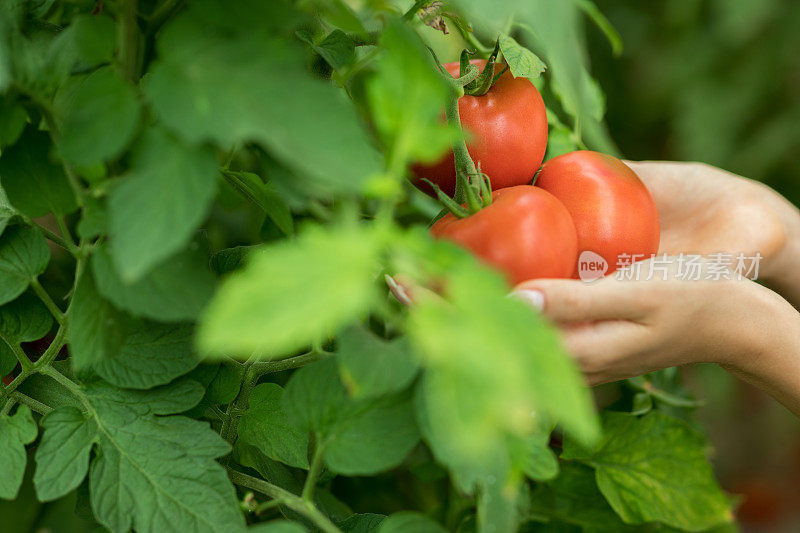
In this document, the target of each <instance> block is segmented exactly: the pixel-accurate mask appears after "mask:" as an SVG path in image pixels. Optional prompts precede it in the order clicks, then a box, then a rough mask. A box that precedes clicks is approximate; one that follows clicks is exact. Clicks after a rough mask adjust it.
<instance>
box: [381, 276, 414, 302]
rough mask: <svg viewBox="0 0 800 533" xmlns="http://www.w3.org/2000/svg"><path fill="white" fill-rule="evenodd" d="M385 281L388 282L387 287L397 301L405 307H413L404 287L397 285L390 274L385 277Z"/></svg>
mask: <svg viewBox="0 0 800 533" xmlns="http://www.w3.org/2000/svg"><path fill="white" fill-rule="evenodd" d="M383 279H384V280H386V285H388V286H389V290H390V291H392V294H394V297H395V298H397V301H399V302H400V303H401V304H403V305H411V303H412V302H411V298H409V297H408V293H407V292H406V289H405V288H404V287H403V286H402V285H400V284H399V283H397V282H396V281H395V280H394V278H393V277H392V276H390V275H389V274H386V275H384V277H383Z"/></svg>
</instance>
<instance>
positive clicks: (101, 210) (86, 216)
mask: <svg viewBox="0 0 800 533" xmlns="http://www.w3.org/2000/svg"><path fill="white" fill-rule="evenodd" d="M77 232H78V236H79V237H80V238H81V239H93V238H95V237H99V236H100V235H106V234H107V233H108V209H107V208H106V204H105V202H103V201H102V200H100V199H98V198H95V197H93V196H87V197H86V198H85V202H84V206H83V212H82V216H81V219H80V220H79V221H78V226H77Z"/></svg>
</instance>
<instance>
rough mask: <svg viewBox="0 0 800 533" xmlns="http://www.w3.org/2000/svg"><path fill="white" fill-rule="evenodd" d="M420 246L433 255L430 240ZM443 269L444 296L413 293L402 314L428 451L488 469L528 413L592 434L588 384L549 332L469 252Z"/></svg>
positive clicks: (451, 462)
mask: <svg viewBox="0 0 800 533" xmlns="http://www.w3.org/2000/svg"><path fill="white" fill-rule="evenodd" d="M442 246H443V245H441V244H437V245H436V248H439V247H442ZM420 253H425V255H426V259H428V260H430V259H431V258H435V257H436V256H435V254H436V252H435V249H434V250H428V249H425V250H423V251H422V252H420ZM448 270H449V273H450V275H449V279H448V284H447V287H448V291H447V292H448V299H447V300H443V299H433V298H429V299H422V300H421V301H419V302H415V305H414V306H413V307H412V308H411V310H410V321H409V324H408V326H409V328H408V332H409V334H410V336H411V340H412V341H413V342H414V344H415V345H416V347H417V348H418V353H419V354H420V356H421V357H422V359H423V363H424V364H425V365H426V366H427V368H428V369H427V371H426V374H425V377H424V380H423V382H422V384H421V388H420V408H421V409H422V410H423V411H424V412H426V413H427V416H428V418H429V421H430V428H431V431H432V432H433V435H432V437H434V440H433V441H432V442H431V445H432V448H433V451H434V454H435V455H436V457H437V459H438V460H439V461H440V462H442V463H443V464H445V465H448V466H449V467H450V468H451V469H454V470H456V471H460V472H461V473H462V474H463V475H464V477H465V479H467V480H470V479H473V480H475V479H479V478H480V477H482V476H485V475H489V473H492V472H494V474H493V475H497V472H498V470H493V468H494V467H490V465H489V463H490V461H488V460H487V457H495V455H496V454H498V453H500V452H499V451H498V450H502V449H504V448H506V435H516V436H519V437H524V436H526V435H529V434H530V433H531V432H532V431H533V430H534V429H535V428H536V418H537V417H535V416H532V413H536V414H537V415H541V416H544V417H546V418H547V419H548V420H555V421H558V423H559V424H561V426H562V427H563V428H564V429H565V431H567V432H568V433H569V434H572V435H574V436H576V437H577V438H578V439H579V440H582V441H584V442H592V441H594V440H596V439H597V436H598V433H599V431H598V430H599V428H598V425H597V420H596V417H595V415H594V412H593V408H592V403H591V398H590V396H589V391H588V390H587V388H586V386H585V384H584V382H583V379H582V377H581V375H580V374H579V372H578V370H577V368H576V367H575V364H574V362H573V361H572V359H571V358H570V357H569V356H568V355H567V354H566V353H565V352H564V349H563V347H562V345H561V342H560V340H559V337H558V335H557V332H556V331H555V330H554V329H553V328H552V327H551V326H549V325H548V324H547V323H546V322H545V321H544V320H543V319H542V317H541V316H540V315H539V314H537V313H536V312H534V311H533V310H531V309H530V308H529V307H527V306H525V305H524V304H523V303H522V302H519V301H517V300H515V299H512V298H508V297H507V296H506V295H507V291H508V289H507V287H506V286H505V284H504V283H503V282H502V280H501V279H500V278H499V276H498V275H496V274H494V273H490V272H489V271H488V270H486V269H485V268H483V267H477V266H476V265H475V264H474V263H472V262H471V261H469V262H468V261H462V262H460V263H456V264H454V265H451V266H450V267H449V268H448ZM499 357H502V358H501V359H498V358H499ZM503 454H505V455H506V456H507V453H506V452H503ZM497 461H498V462H497V465H501V464H502V463H503V462H506V463H507V462H509V459H508V458H507V457H506V459H502V460H500V459H498V460H497ZM497 468H500V467H499V466H498V467H497ZM487 469H488V470H487ZM470 484H471V483H467V486H469V485H470Z"/></svg>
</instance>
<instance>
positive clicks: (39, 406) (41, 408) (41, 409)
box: [11, 391, 53, 415]
mask: <svg viewBox="0 0 800 533" xmlns="http://www.w3.org/2000/svg"><path fill="white" fill-rule="evenodd" d="M11 399H12V400H14V401H16V402H17V403H21V404H22V405H27V406H28V407H30V408H31V411H35V412H37V413H39V414H40V415H46V414H47V413H49V412H50V411H52V410H53V408H52V407H50V406H49V405H45V404H43V403H42V402H40V401H39V400H35V399H33V398H31V397H30V396H28V395H26V394H22V393H21V392H19V391H15V392H13V393H12V394H11Z"/></svg>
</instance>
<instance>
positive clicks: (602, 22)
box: [575, 0, 622, 56]
mask: <svg viewBox="0 0 800 533" xmlns="http://www.w3.org/2000/svg"><path fill="white" fill-rule="evenodd" d="M575 1H576V2H577V3H578V6H580V8H581V9H582V10H583V12H584V13H585V14H586V15H587V16H588V17H589V18H590V19H591V21H592V22H594V24H595V25H596V26H597V27H598V28H599V29H600V31H602V32H603V35H605V36H606V39H608V42H609V43H610V44H611V50H612V51H613V52H614V55H615V56H619V55H620V54H622V36H620V34H619V32H618V31H617V30H616V29H615V28H614V26H613V25H612V24H611V22H609V20H608V19H607V18H606V16H605V15H603V12H602V11H600V9H598V7H597V5H596V4H595V3H594V2H593V1H592V0H575Z"/></svg>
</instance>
